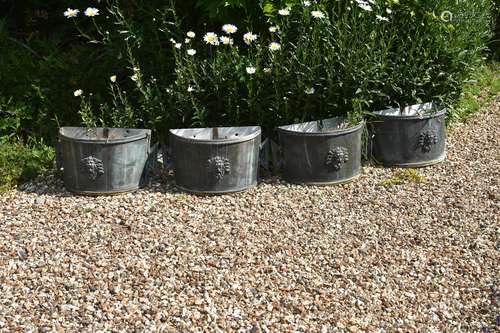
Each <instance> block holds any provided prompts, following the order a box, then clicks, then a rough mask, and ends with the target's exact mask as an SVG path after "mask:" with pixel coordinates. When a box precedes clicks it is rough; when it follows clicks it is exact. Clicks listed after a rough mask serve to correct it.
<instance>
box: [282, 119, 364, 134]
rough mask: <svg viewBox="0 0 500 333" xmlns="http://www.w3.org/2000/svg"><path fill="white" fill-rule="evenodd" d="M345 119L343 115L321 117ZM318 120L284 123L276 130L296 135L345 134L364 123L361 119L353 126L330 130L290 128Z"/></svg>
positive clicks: (356, 129)
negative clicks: (307, 130) (311, 130)
mask: <svg viewBox="0 0 500 333" xmlns="http://www.w3.org/2000/svg"><path fill="white" fill-rule="evenodd" d="M337 119H339V120H346V119H347V118H345V117H334V118H327V119H322V120H323V121H327V120H337ZM318 121H319V120H314V121H307V122H303V123H297V124H290V125H284V126H279V127H277V130H278V132H281V133H286V134H287V135H298V136H329V135H341V134H347V133H351V132H356V131H358V130H359V129H360V128H362V127H363V126H364V124H365V122H364V121H361V122H360V123H359V124H357V125H355V126H350V127H348V128H340V129H332V130H327V131H313V132H303V131H298V130H294V129H292V127H293V126H297V125H307V124H311V125H312V124H314V123H317V122H318Z"/></svg>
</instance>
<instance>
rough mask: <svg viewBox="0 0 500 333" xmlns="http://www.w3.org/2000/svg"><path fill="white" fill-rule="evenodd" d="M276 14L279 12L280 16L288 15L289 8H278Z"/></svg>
mask: <svg viewBox="0 0 500 333" xmlns="http://www.w3.org/2000/svg"><path fill="white" fill-rule="evenodd" d="M278 14H280V15H281V16H288V15H290V10H289V9H288V8H285V9H280V10H278Z"/></svg>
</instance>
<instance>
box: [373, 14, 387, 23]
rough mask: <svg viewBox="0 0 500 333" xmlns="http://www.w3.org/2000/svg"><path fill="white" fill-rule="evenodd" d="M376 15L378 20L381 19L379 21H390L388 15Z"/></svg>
mask: <svg viewBox="0 0 500 333" xmlns="http://www.w3.org/2000/svg"><path fill="white" fill-rule="evenodd" d="M375 17H376V18H377V20H379V21H385V22H389V19H388V18H387V17H384V16H380V15H376V16H375Z"/></svg>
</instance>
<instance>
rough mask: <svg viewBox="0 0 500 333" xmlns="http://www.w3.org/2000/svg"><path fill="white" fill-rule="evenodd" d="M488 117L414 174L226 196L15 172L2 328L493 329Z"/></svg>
mask: <svg viewBox="0 0 500 333" xmlns="http://www.w3.org/2000/svg"><path fill="white" fill-rule="evenodd" d="M499 123H500V96H499V97H498V98H497V99H496V100H495V101H494V102H493V103H492V104H491V105H490V106H489V107H488V108H486V109H484V110H483V112H482V113H480V114H478V115H476V116H474V117H472V118H470V119H469V121H468V122H467V124H461V125H457V126H455V127H454V129H453V130H452V132H451V133H450V137H449V143H448V159H447V160H446V162H444V163H442V164H440V165H437V166H434V167H428V168H424V169H419V171H418V172H419V173H420V175H421V176H422V178H421V179H420V180H421V181H423V182H420V183H419V182H416V181H415V180H418V179H415V177H413V178H412V177H406V179H405V177H402V176H401V175H402V174H401V170H398V169H383V168H377V167H366V168H365V169H364V171H363V175H362V176H361V177H360V179H359V180H358V181H356V182H354V183H351V184H347V185H341V186H333V187H302V186H292V185H288V184H285V183H282V182H280V181H279V180H267V181H265V182H263V183H262V184H260V185H259V186H258V187H257V188H255V189H252V190H249V191H247V192H244V193H239V194H234V195H225V196H192V195H186V194H182V193H179V192H177V191H176V190H175V187H174V186H173V185H171V181H170V182H167V185H165V183H161V184H160V183H158V184H153V185H152V186H150V187H149V188H146V189H144V190H141V191H138V192H136V193H134V194H123V195H118V196H112V197H98V198H91V197H77V196H72V195H70V194H69V193H67V192H66V191H65V190H64V188H63V186H62V184H61V182H60V181H58V180H53V179H50V178H49V179H46V180H44V181H39V182H37V183H31V184H26V185H24V186H22V187H20V188H19V189H17V190H13V191H11V192H8V193H5V194H3V195H1V196H0V296H1V297H0V330H3V331H17V330H22V331H38V330H40V331H52V330H54V331H58V332H59V331H71V332H96V331H97V330H103V331H122V330H123V331H164V332H189V331H206V332H292V331H296V332H396V331H399V332H493V331H497V332H498V331H499V325H500V316H499V315H500V308H499V306H498V302H499V301H500V281H499V279H500V276H499V273H498V272H499V271H498V264H499V262H500V260H499V259H500V256H499V252H498V251H499V248H500V242H499V233H500V231H499V223H498V222H499V220H500V217H499V216H500V214H499V211H500V205H499V198H500V194H499V183H498V181H499V170H500V168H499V167H500V163H499V151H498V141H499V138H500V128H499V126H498V124H499ZM399 181H401V184H396V183H398V182H399ZM168 184H170V185H168ZM382 184H385V185H382Z"/></svg>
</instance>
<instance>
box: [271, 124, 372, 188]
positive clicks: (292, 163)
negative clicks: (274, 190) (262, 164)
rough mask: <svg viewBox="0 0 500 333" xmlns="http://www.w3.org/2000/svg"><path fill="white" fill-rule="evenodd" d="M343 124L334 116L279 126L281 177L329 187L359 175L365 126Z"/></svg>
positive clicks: (289, 180) (294, 181)
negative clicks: (362, 136) (346, 125)
mask: <svg viewBox="0 0 500 333" xmlns="http://www.w3.org/2000/svg"><path fill="white" fill-rule="evenodd" d="M346 123H347V122H346V119H345V118H342V117H336V118H331V119H325V120H321V121H312V122H306V123H300V124H293V125H287V126H281V127H278V129H277V130H278V134H279V139H280V147H281V155H282V165H283V178H284V179H285V180H286V181H288V182H291V183H297V184H308V185H329V184H337V183H344V182H348V181H351V180H353V179H355V178H356V177H357V176H359V174H360V172H361V135H362V132H363V126H364V123H361V124H358V125H356V126H351V127H347V128H345V126H343V125H345V124H346Z"/></svg>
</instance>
